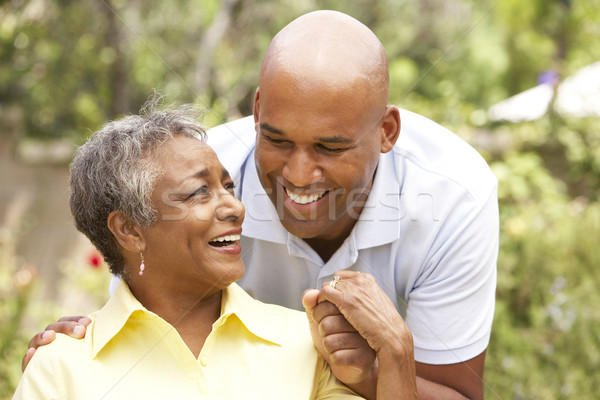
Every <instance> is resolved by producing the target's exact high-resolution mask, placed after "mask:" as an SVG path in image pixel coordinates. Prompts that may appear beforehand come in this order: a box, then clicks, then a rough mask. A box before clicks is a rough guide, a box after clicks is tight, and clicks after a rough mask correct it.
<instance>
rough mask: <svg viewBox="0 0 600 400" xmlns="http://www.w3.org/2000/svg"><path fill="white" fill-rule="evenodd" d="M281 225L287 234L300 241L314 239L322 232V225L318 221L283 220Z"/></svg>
mask: <svg viewBox="0 0 600 400" xmlns="http://www.w3.org/2000/svg"><path fill="white" fill-rule="evenodd" d="M281 224H282V225H283V227H284V228H285V229H286V230H287V231H288V232H289V233H291V234H292V235H294V236H296V237H299V238H300V239H315V238H317V237H318V236H319V235H320V234H322V232H323V223H321V222H320V221H314V220H313V221H298V220H290V219H288V218H285V219H283V220H281Z"/></svg>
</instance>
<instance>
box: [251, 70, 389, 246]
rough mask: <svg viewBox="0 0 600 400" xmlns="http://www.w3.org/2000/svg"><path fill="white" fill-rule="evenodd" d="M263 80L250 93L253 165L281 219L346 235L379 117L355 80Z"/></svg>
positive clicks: (373, 155)
mask: <svg viewBox="0 0 600 400" xmlns="http://www.w3.org/2000/svg"><path fill="white" fill-rule="evenodd" d="M290 83H291V82H289V81H287V80H286V79H277V80H270V82H269V84H266V85H265V84H261V88H260V89H259V91H258V92H257V95H256V99H255V122H256V132H257V138H256V150H255V157H256V168H257V172H258V176H259V178H260V181H261V183H262V185H263V187H264V189H265V191H266V192H267V194H268V195H269V197H270V199H271V201H272V202H273V204H274V206H275V208H276V210H277V213H278V215H279V218H280V220H281V223H282V224H283V226H284V227H285V228H286V229H287V230H288V231H289V232H290V233H292V234H294V235H296V236H298V237H301V238H304V239H313V238H315V239H324V240H335V239H339V238H345V237H346V236H347V235H348V234H349V232H350V230H351V229H352V227H353V226H354V224H355V222H356V220H357V219H358V216H359V214H360V212H361V210H362V207H363V206H364V203H365V201H366V198H367V195H368V192H369V190H370V188H371V183H372V181H373V176H374V173H375V169H376V167H377V162H378V159H379V154H380V151H381V133H380V131H381V127H380V125H381V124H380V119H381V117H382V116H383V113H384V111H385V108H382V109H381V110H379V109H377V110H375V111H374V110H372V107H368V105H365V104H363V103H364V100H363V99H361V98H357V97H359V96H355V97H354V96H353V95H352V92H353V91H352V88H348V89H347V90H342V91H339V90H338V91H336V90H328V89H327V88H318V89H316V90H313V89H311V88H306V87H305V88H304V89H302V88H299V87H298V85H295V84H293V83H292V84H290Z"/></svg>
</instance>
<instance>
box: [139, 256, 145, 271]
mask: <svg viewBox="0 0 600 400" xmlns="http://www.w3.org/2000/svg"><path fill="white" fill-rule="evenodd" d="M140 258H141V259H142V263H141V264H140V275H144V268H145V265H144V255H143V254H142V252H141V251H140Z"/></svg>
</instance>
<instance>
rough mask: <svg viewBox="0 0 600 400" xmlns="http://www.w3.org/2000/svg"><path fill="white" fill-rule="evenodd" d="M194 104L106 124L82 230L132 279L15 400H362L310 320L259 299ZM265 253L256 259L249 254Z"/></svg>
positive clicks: (82, 165)
mask: <svg viewBox="0 0 600 400" xmlns="http://www.w3.org/2000/svg"><path fill="white" fill-rule="evenodd" d="M203 136H204V130H203V128H202V126H201V125H200V124H199V123H198V122H197V120H196V114H195V112H194V110H193V108H191V107H188V108H180V109H178V110H175V111H157V110H156V109H155V107H154V105H153V104H150V105H148V106H146V107H145V109H143V110H142V114H141V115H139V116H129V117H127V118H124V119H122V120H119V121H115V122H110V123H108V124H106V125H105V126H104V127H103V128H102V129H101V130H99V131H98V132H96V133H95V134H94V135H93V136H92V137H91V138H90V139H89V140H88V142H87V143H86V144H84V145H83V146H82V147H81V148H80V149H79V151H78V152H77V155H76V157H75V159H74V161H73V163H72V165H71V190H72V193H71V198H70V203H71V210H72V213H73V216H74V218H75V222H76V225H77V228H78V229H79V230H80V231H81V232H83V233H84V234H85V235H86V236H87V237H88V238H89V239H90V240H91V242H92V243H93V244H94V245H95V246H96V247H97V248H98V249H99V250H100V251H101V252H102V254H103V255H104V258H105V260H106V261H107V263H108V264H109V266H110V270H111V272H112V273H113V274H116V275H120V276H122V277H123V279H122V280H121V282H120V283H119V285H118V287H117V288H116V291H115V293H114V294H113V296H112V297H111V298H110V300H109V301H108V302H107V303H106V304H105V306H104V307H103V308H102V309H101V310H99V311H97V312H95V313H93V314H92V315H91V319H92V324H91V325H90V326H89V327H88V329H87V332H86V336H85V339H84V340H77V339H73V338H70V337H68V336H65V335H61V334H58V335H57V338H56V340H55V341H54V342H53V343H51V344H50V345H48V346H44V347H41V348H40V349H38V351H37V353H36V356H35V357H34V358H33V359H32V361H31V362H30V364H29V366H28V367H27V369H26V370H25V372H24V375H23V377H22V379H21V382H20V383H19V386H18V388H17V391H16V394H15V396H14V398H15V399H36V398H40V399H41V398H44V399H48V398H75V399H82V398H90V397H99V398H103V399H122V398H144V399H149V398H157V399H158V398H165V399H166V398H169V399H188V398H215V399H229V398H231V399H240V398H260V399H270V398H272V399H295V398H297V399H309V398H310V399H313V398H315V399H319V398H355V397H356V396H355V395H354V393H352V392H351V391H350V390H349V389H347V388H346V387H344V386H343V385H341V384H340V383H339V382H338V381H337V380H336V379H335V377H334V376H333V375H332V374H331V371H330V369H329V367H328V365H327V363H325V362H324V360H323V359H322V358H321V357H320V356H319V355H318V353H317V351H316V350H315V348H314V345H313V343H312V340H311V336H310V332H309V329H308V324H307V318H306V316H305V314H304V313H301V312H298V311H292V310H289V309H286V308H282V307H279V306H275V305H267V304H263V303H260V302H258V301H256V300H253V299H252V298H251V297H250V296H248V295H247V294H246V293H245V292H244V291H243V290H242V289H241V288H240V287H238V286H237V284H236V283H235V282H236V281H237V280H239V279H240V278H241V277H242V275H243V273H244V265H243V264H242V261H241V258H240V253H241V249H240V245H239V238H240V233H241V230H242V229H241V226H242V221H243V219H244V207H243V206H242V204H241V203H240V202H239V201H238V200H237V199H236V198H235V197H234V196H233V181H232V180H231V178H230V177H229V174H228V173H227V171H226V170H225V169H224V168H223V166H222V165H221V163H220V162H219V160H218V158H217V156H216V154H215V153H214V152H213V150H212V149H211V148H210V147H208V145H206V144H205V143H204V142H203V141H202V140H199V139H201V138H202V137H203ZM249 250H250V251H251V249H249Z"/></svg>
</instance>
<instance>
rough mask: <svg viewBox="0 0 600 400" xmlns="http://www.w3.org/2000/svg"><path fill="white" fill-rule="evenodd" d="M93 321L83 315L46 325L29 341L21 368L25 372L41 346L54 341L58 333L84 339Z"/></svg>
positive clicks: (63, 318) (61, 319)
mask: <svg viewBox="0 0 600 400" xmlns="http://www.w3.org/2000/svg"><path fill="white" fill-rule="evenodd" d="M90 322H92V321H91V320H90V319H89V318H88V317H84V316H82V315H77V316H71V317H62V318H60V319H59V320H58V321H57V322H54V323H52V324H50V325H48V326H47V327H46V329H45V330H44V331H42V332H38V333H36V334H35V335H33V337H32V338H31V340H30V341H29V348H28V349H27V352H26V353H25V355H24V356H23V360H22V361H21V370H22V371H23V372H24V371H25V368H27V364H29V361H31V358H32V357H33V355H34V354H35V351H36V349H37V348H38V347H40V346H45V345H47V344H49V343H52V342H53V341H54V339H56V333H63V334H65V335H69V336H71V337H72V338H75V339H82V338H83V337H84V336H85V330H86V326H88V325H89V324H90Z"/></svg>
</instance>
